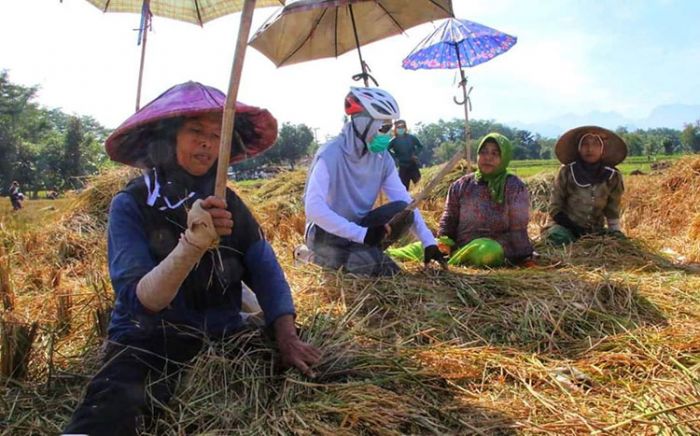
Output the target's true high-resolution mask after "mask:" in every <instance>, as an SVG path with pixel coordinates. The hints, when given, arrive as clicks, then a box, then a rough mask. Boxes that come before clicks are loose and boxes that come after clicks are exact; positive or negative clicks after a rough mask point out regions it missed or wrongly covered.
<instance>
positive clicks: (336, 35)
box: [334, 8, 338, 58]
mask: <svg viewBox="0 0 700 436" xmlns="http://www.w3.org/2000/svg"><path fill="white" fill-rule="evenodd" d="M334 48H335V57H336V58H337V57H338V8H335V45H334Z"/></svg>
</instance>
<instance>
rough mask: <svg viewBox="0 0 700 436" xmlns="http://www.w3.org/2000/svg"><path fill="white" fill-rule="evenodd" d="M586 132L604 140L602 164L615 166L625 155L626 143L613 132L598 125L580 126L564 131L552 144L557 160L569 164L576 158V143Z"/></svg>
mask: <svg viewBox="0 0 700 436" xmlns="http://www.w3.org/2000/svg"><path fill="white" fill-rule="evenodd" d="M586 133H592V134H594V135H599V136H600V137H601V138H603V142H605V147H604V148H603V158H602V161H603V164H605V165H607V166H613V167H614V166H615V165H617V164H619V163H620V162H622V161H623V160H625V157H627V144H625V141H623V140H622V138H620V136H618V135H617V134H616V133H615V132H613V131H611V130H608V129H604V128H602V127H598V126H582V127H577V128H575V129H571V130H569V131H568V132H566V133H564V134H563V135H562V136H561V137H560V138H559V140H558V141H557V144H556V145H555V146H554V153H555V154H556V155H557V159H559V162H561V163H563V164H565V165H566V164H570V163H571V162H573V161H575V160H576V159H577V158H578V143H579V141H580V140H581V137H582V136H583V135H585V134H586Z"/></svg>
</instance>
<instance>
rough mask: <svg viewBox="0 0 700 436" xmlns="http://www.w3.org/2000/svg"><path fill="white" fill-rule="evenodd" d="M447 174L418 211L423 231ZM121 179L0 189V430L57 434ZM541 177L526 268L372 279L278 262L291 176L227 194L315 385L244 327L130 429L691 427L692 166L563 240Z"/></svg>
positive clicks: (658, 430) (295, 239) (697, 170)
mask: <svg viewBox="0 0 700 436" xmlns="http://www.w3.org/2000/svg"><path fill="white" fill-rule="evenodd" d="M463 172H464V168H462V169H461V170H457V171H454V172H453V173H451V174H450V175H449V176H448V180H445V182H444V183H443V184H442V185H441V186H440V187H439V188H438V189H437V190H436V192H435V193H434V195H433V197H432V198H431V199H429V200H428V201H426V202H425V203H424V204H423V206H422V208H423V213H424V215H425V217H426V221H427V222H428V224H429V226H431V227H432V228H435V225H436V223H437V220H438V218H439V215H440V213H441V209H442V204H443V201H444V193H445V192H446V190H447V187H448V186H449V183H450V182H451V181H454V180H455V179H456V178H457V177H459V176H460V175H461V174H463ZM132 176H134V173H133V172H129V171H126V170H118V171H113V172H110V173H106V174H102V175H100V176H98V177H96V178H95V179H94V180H93V181H92V184H91V185H90V187H88V188H87V189H85V190H84V191H83V192H82V193H80V194H79V195H76V196H75V197H73V198H68V199H61V200H58V201H55V202H50V203H46V202H39V201H27V202H26V203H25V204H26V208H25V209H24V210H22V211H20V212H17V213H12V212H10V210H9V209H10V208H9V200H7V199H2V200H3V202H2V204H1V205H0V307H1V309H2V320H1V323H0V334H1V341H0V353H1V354H0V371H1V373H0V432H2V434H13V435H14V434H56V433H59V432H60V431H61V429H62V428H63V426H64V425H65V424H66V423H67V421H68V419H69V418H70V415H71V412H72V410H73V409H74V408H75V406H76V405H77V403H78V401H79V400H80V399H81V397H82V394H83V390H84V388H85V386H86V384H87V381H88V380H89V378H90V376H91V375H92V374H94V373H95V372H96V370H97V369H98V368H99V362H100V360H99V357H100V346H101V343H102V341H103V338H104V335H105V328H106V324H107V322H108V318H109V308H110V306H111V302H112V290H111V286H110V283H109V278H108V275H107V268H106V235H105V221H106V214H107V208H108V204H109V200H110V198H111V197H112V195H113V194H114V193H116V192H117V191H118V190H119V189H120V188H121V187H122V186H123V184H124V183H125V181H126V180H128V179H129V178H130V177H132ZM551 177H552V175H551V174H549V175H548V174H541V175H537V176H533V177H529V178H526V181H527V183H528V186H529V187H530V189H531V192H532V196H531V197H532V198H531V204H532V219H531V227H530V236H531V237H532V238H533V240H535V246H536V250H537V252H538V253H539V255H540V256H539V257H538V258H537V260H536V264H535V265H533V266H531V267H528V268H511V269H495V270H487V269H474V268H464V267H452V268H450V270H449V271H442V270H440V269H438V268H429V269H424V268H423V267H422V265H404V269H405V273H404V274H402V275H400V276H397V277H394V278H382V279H368V278H360V277H356V276H352V275H348V274H344V273H342V272H340V273H332V272H327V271H324V270H322V269H320V268H318V267H316V266H313V265H297V264H295V263H294V260H293V258H292V253H293V249H294V247H295V246H296V245H297V244H299V243H301V242H302V231H303V226H304V215H303V207H302V204H301V193H302V192H303V184H304V180H305V173H304V171H303V170H299V171H296V172H290V173H286V174H281V175H279V176H278V177H277V178H275V179H271V180H269V181H266V182H264V183H262V184H259V185H258V184H254V185H250V186H248V187H246V188H242V189H241V190H240V194H241V195H242V196H243V197H244V198H245V199H246V200H247V202H248V204H249V205H250V206H251V208H252V209H253V210H254V211H255V213H256V214H257V216H258V219H259V221H260V222H261V223H262V225H263V227H264V228H265V231H266V235H267V238H268V239H269V240H270V241H271V243H272V245H273V246H274V248H275V250H276V252H277V255H278V257H279V259H280V261H281V263H282V265H283V267H284V269H285V272H286V274H287V278H288V279H289V281H290V282H291V284H292V288H293V290H294V296H295V301H296V305H297V311H298V318H297V322H298V325H299V328H300V331H301V335H302V336H303V338H304V339H305V340H307V341H310V342H311V343H313V344H315V345H316V346H318V347H319V348H321V349H322V351H323V358H322V361H321V363H320V365H319V366H318V367H317V368H316V377H315V378H313V379H311V378H308V377H305V376H303V375H301V374H299V373H298V372H295V371H292V370H284V369H281V368H280V367H279V365H278V364H277V356H276V351H275V348H274V346H273V342H272V341H271V340H270V339H269V338H268V337H267V336H266V335H265V334H263V332H261V331H249V332H246V333H242V334H240V335H238V336H235V337H232V338H230V339H229V340H227V341H226V342H225V343H212V344H210V346H209V347H207V348H206V349H205V350H204V352H203V353H201V354H200V355H199V357H197V358H196V359H195V360H194V361H192V362H190V363H189V365H188V366H189V370H188V371H187V374H186V375H185V376H184V377H183V379H182V381H181V383H180V387H179V389H178V392H177V394H176V396H175V397H174V398H173V400H172V401H171V403H170V404H168V405H167V407H166V408H165V411H164V413H163V415H162V416H161V417H160V418H159V420H158V421H157V422H155V423H154V425H153V426H151V427H149V428H147V429H145V433H144V434H234V433H241V434H284V435H286V434H299V435H311V434H328V435H331V434H332V435H346V434H347V435H354V434H377V435H394V434H460V435H462V434H478V435H484V434H485V435H516V434H523V435H530V434H551V435H577V434H615V435H628V434H634V435H652V434H654V435H655V434H662V435H692V434H699V433H700V264H699V263H700V158H697V157H686V158H683V159H681V160H678V161H675V162H674V163H673V165H672V166H671V167H670V168H666V169H664V170H662V171H658V172H651V173H649V174H645V175H638V176H631V175H628V176H626V178H625V185H626V194H625V197H624V204H623V206H624V210H625V212H624V217H623V230H624V231H625V233H626V234H627V235H628V236H629V239H626V240H620V239H614V238H610V237H586V238H584V239H582V240H580V241H578V242H576V243H575V244H573V245H572V246H570V247H566V248H554V247H549V246H545V245H544V244H543V243H541V242H540V241H538V236H539V229H540V226H541V225H542V224H543V223H544V217H545V212H544V210H545V207H546V199H547V196H548V193H549V191H548V187H549V182H548V180H551ZM548 178H549V179H548ZM5 203H7V204H5Z"/></svg>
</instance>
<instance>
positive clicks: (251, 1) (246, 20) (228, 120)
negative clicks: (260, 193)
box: [214, 0, 255, 201]
mask: <svg viewBox="0 0 700 436" xmlns="http://www.w3.org/2000/svg"><path fill="white" fill-rule="evenodd" d="M254 9H255V0H245V3H244V4H243V11H241V25H240V28H239V29H238V42H237V43H236V52H235V55H234V57H233V65H232V66H231V77H229V82H228V83H229V85H228V93H227V94H226V104H225V105H224V116H223V120H222V122H221V143H220V144H219V163H218V165H217V167H216V185H215V187H214V195H215V196H217V197H218V198H220V199H222V200H224V201H226V182H227V180H228V174H227V172H228V166H229V160H230V158H231V140H232V139H233V128H234V121H235V116H236V100H238V87H239V85H240V83H241V73H242V71H243V62H244V60H245V51H246V47H247V46H248V37H249V36H250V27H251V25H252V21H253V10H254Z"/></svg>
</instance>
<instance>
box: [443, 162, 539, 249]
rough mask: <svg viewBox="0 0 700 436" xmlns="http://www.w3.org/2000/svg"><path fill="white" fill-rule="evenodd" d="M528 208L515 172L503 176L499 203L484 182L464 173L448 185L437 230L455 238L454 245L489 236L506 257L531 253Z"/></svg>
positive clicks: (522, 188)
mask: <svg viewBox="0 0 700 436" xmlns="http://www.w3.org/2000/svg"><path fill="white" fill-rule="evenodd" d="M529 208H530V201H529V193H528V190H527V187H526V186H525V184H524V183H523V182H522V181H521V180H520V179H519V178H517V177H516V176H513V175H511V176H509V177H508V179H507V180H506V189H505V199H504V201H503V204H499V203H497V202H495V201H494V200H492V199H491V194H490V193H489V189H488V186H487V185H486V183H485V182H478V181H477V180H476V179H475V178H474V174H467V175H466V176H463V177H461V178H460V179H459V180H457V181H456V182H454V183H453V184H452V186H450V190H449V192H448V193H447V200H446V201H445V210H444V212H443V213H442V217H441V218H440V229H439V231H438V233H439V235H440V236H449V237H450V238H451V239H452V240H454V241H455V243H456V244H455V247H454V249H458V248H460V247H462V246H464V245H466V244H468V243H469V242H471V241H473V240H474V239H477V238H490V239H493V240H495V241H497V242H498V243H499V244H501V246H503V251H504V252H505V255H506V258H508V259H511V260H516V259H520V258H523V257H527V256H530V255H531V254H532V244H531V243H530V239H529V238H528V235H527V223H528V220H529V218H530V210H529Z"/></svg>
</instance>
